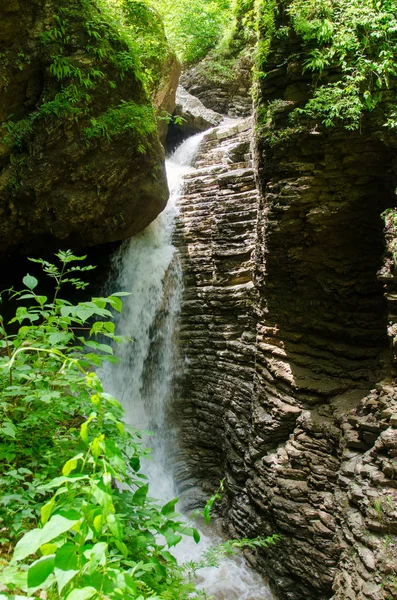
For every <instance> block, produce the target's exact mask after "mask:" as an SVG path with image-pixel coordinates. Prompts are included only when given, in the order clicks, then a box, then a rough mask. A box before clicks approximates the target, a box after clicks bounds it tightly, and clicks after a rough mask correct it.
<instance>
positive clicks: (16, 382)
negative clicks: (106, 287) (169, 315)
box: [0, 251, 276, 600]
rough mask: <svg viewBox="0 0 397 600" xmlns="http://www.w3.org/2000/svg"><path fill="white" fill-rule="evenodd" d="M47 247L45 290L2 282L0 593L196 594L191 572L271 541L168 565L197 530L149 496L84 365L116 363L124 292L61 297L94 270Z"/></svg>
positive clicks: (134, 450)
mask: <svg viewBox="0 0 397 600" xmlns="http://www.w3.org/2000/svg"><path fill="white" fill-rule="evenodd" d="M56 256H57V258H58V263H56V264H55V263H50V262H48V261H45V260H42V259H36V260H33V259H31V260H33V262H36V263H38V264H40V265H41V267H42V269H43V270H44V273H45V274H46V275H48V276H49V277H50V278H52V280H53V281H54V292H53V294H52V297H51V298H48V296H46V295H43V294H41V293H40V292H39V291H38V287H39V282H38V280H37V279H36V277H34V276H32V275H29V274H28V275H26V276H25V277H24V278H23V284H24V288H23V289H22V290H21V291H15V290H13V289H11V290H8V294H9V295H10V296H11V299H12V300H13V301H16V302H17V303H18V304H19V306H18V308H17V309H16V312H15V316H14V317H13V318H12V319H11V320H10V321H9V323H8V324H7V326H6V324H5V322H4V319H3V318H2V317H0V411H1V420H0V431H1V437H0V472H1V478H0V484H1V490H2V493H1V496H0V507H1V508H0V531H1V536H2V537H1V539H0V550H1V555H2V558H1V559H0V585H1V590H2V593H1V594H0V598H1V599H2V600H7V599H9V600H11V599H12V598H21V599H22V598H33V597H37V596H38V595H39V594H40V597H43V594H44V595H45V597H46V598H47V599H48V600H55V599H65V600H84V599H89V598H92V599H94V600H96V599H98V600H99V599H104V598H107V599H112V600H113V599H114V600H122V599H124V598H131V599H135V600H145V599H146V598H147V599H151V600H161V599H163V600H166V599H170V600H172V599H176V598H178V600H184V599H185V600H187V598H197V599H198V598H204V595H203V594H202V593H201V592H200V591H199V590H195V584H194V578H195V574H196V572H197V569H199V568H202V567H204V566H208V565H210V564H216V563H217V561H218V560H219V558H220V557H221V556H224V555H226V554H230V553H231V552H234V551H235V550H236V549H237V548H240V547H244V546H248V547H250V548H254V547H266V546H267V545H269V544H273V543H274V542H275V541H276V538H275V537H272V538H267V539H266V540H241V541H239V542H236V541H230V542H227V543H226V544H224V545H222V546H221V547H220V548H217V549H211V551H210V552H209V553H208V554H207V556H205V557H204V558H203V560H202V561H199V562H197V563H193V562H191V563H187V564H184V565H178V564H177V562H176V560H175V558H174V557H173V556H172V554H171V553H170V552H169V548H172V547H173V546H175V545H176V544H178V543H179V542H180V540H181V539H182V536H183V535H190V536H192V537H193V538H194V540H195V541H196V542H199V539H200V536H199V533H198V532H197V530H196V529H194V528H192V527H190V526H189V525H188V524H187V523H186V522H185V520H184V519H181V518H180V517H179V515H177V514H176V513H175V505H176V503H177V499H174V500H172V501H171V502H168V503H167V504H166V505H164V506H159V505H158V504H157V503H156V501H154V500H153V499H152V498H150V496H149V487H148V483H147V479H146V477H145V476H144V475H143V474H142V473H141V472H140V461H141V458H142V457H145V456H146V455H147V451H146V450H145V449H144V448H143V446H142V434H141V433H140V432H138V431H135V430H132V429H130V428H128V427H126V425H125V424H124V422H123V410H122V408H121V405H120V404H119V402H118V401H117V400H116V399H115V398H113V397H112V396H111V395H110V394H108V393H106V392H105V391H104V390H103V387H102V384H101V381H100V379H99V377H98V375H97V374H96V373H95V372H94V369H97V368H98V367H100V366H101V365H102V364H103V362H104V361H114V360H115V359H114V356H113V348H112V345H111V344H113V343H121V342H125V341H128V340H125V339H124V338H122V337H120V336H118V335H116V334H115V327H114V322H113V313H112V311H121V309H122V300H121V297H122V296H123V295H126V294H125V293H122V292H121V293H115V294H113V295H111V296H109V297H106V298H92V299H91V300H90V301H84V302H79V303H78V304H72V303H71V302H69V301H67V300H63V299H61V298H60V293H61V291H62V289H63V287H64V286H65V285H69V286H73V287H74V288H75V289H77V290H78V289H84V288H85V287H86V283H84V282H83V281H82V280H81V279H80V277H79V274H80V273H81V272H84V271H87V270H90V269H92V268H93V267H91V266H82V264H81V261H82V260H83V259H84V258H85V257H77V256H74V255H73V254H72V253H71V252H70V251H67V252H59V253H58V254H57V255H56ZM5 295H6V294H5V293H4V292H3V294H2V297H3V298H4V297H5ZM98 336H100V339H98ZM107 342H109V343H107ZM218 498H219V493H216V494H215V496H214V497H213V498H211V499H210V501H209V503H208V505H207V507H206V509H205V515H206V517H208V515H209V511H210V509H211V507H212V505H213V504H214V502H215V500H216V499H218ZM1 545H2V548H1Z"/></svg>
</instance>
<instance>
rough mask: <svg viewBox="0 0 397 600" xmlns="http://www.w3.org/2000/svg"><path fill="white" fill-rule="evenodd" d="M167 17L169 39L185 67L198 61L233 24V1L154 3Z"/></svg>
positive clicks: (160, 0) (164, 0)
mask: <svg viewBox="0 0 397 600" xmlns="http://www.w3.org/2000/svg"><path fill="white" fill-rule="evenodd" d="M152 4H153V6H155V7H156V9H158V10H159V12H160V13H161V14H162V16H163V18H164V24H165V28H166V32H167V37H168V39H169V40H170V42H171V45H172V47H173V48H174V49H175V50H176V52H177V54H178V56H179V58H180V60H181V61H182V63H184V64H189V63H194V62H198V61H199V60H200V59H202V58H204V56H206V54H207V53H208V52H209V51H210V50H211V49H213V48H214V47H215V46H216V45H217V43H218V42H219V41H220V40H221V39H222V37H223V35H224V34H225V32H226V31H227V29H228V26H230V24H231V19H232V13H231V9H232V5H231V2H230V0H175V1H174V2H171V3H170V2H168V1H167V0H152Z"/></svg>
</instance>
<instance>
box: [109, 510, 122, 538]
mask: <svg viewBox="0 0 397 600" xmlns="http://www.w3.org/2000/svg"><path fill="white" fill-rule="evenodd" d="M106 521H107V524H108V527H109V529H110V531H111V533H112V534H113V535H114V537H115V538H116V539H118V540H120V541H122V539H123V528H122V526H121V524H120V522H119V520H118V519H117V517H115V515H114V514H113V513H110V514H108V516H107V517H106Z"/></svg>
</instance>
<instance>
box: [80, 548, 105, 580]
mask: <svg viewBox="0 0 397 600" xmlns="http://www.w3.org/2000/svg"><path fill="white" fill-rule="evenodd" d="M107 550H108V545H107V544H106V542H98V543H97V544H95V545H94V546H93V547H92V548H91V549H90V550H86V551H85V552H84V556H85V558H87V559H88V560H89V561H90V564H89V566H88V567H87V569H88V572H89V573H90V574H92V573H94V572H95V571H96V570H97V569H98V567H99V566H100V565H102V566H103V565H104V564H105V563H106V552H107Z"/></svg>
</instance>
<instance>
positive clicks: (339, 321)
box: [175, 121, 397, 600]
mask: <svg viewBox="0 0 397 600" xmlns="http://www.w3.org/2000/svg"><path fill="white" fill-rule="evenodd" d="M250 135H251V134H250V122H249V121H240V122H236V123H235V124H231V125H229V126H227V127H223V128H218V129H215V130H213V131H211V132H210V133H209V134H207V136H206V137H205V139H204V142H203V144H202V147H201V149H200V152H199V156H198V158H197V167H198V171H197V172H195V173H194V174H192V175H191V176H190V177H188V178H187V181H186V186H185V190H184V195H183V197H182V199H181V201H180V222H179V225H178V228H177V232H176V235H175V242H176V244H177V245H178V247H179V248H180V252H181V257H182V262H183V268H184V272H185V298H184V303H183V308H182V319H181V323H182V324H181V335H180V338H181V339H180V344H181V356H182V358H183V359H184V371H183V375H182V376H181V379H180V381H179V399H178V403H177V409H178V414H179V416H181V418H182V421H183V426H182V428H181V430H182V432H183V433H182V436H183V439H182V446H183V457H182V461H181V462H182V463H185V464H186V463H187V466H188V468H189V469H190V472H191V473H193V474H194V479H191V480H190V481H189V482H188V483H185V484H184V486H183V487H184V491H185V497H186V499H187V502H188V503H189V504H190V505H191V506H193V505H195V504H198V503H200V500H201V498H202V496H201V490H204V491H205V492H207V493H208V491H209V490H211V491H212V490H213V489H214V487H215V486H216V485H217V483H218V481H219V479H221V478H222V477H224V476H226V490H227V492H226V499H225V501H224V506H223V514H224V517H225V523H226V524H227V526H228V528H229V531H230V532H231V533H232V534H237V535H244V536H247V535H249V536H251V535H254V536H255V535H261V536H262V535H267V534H270V533H279V534H281V535H282V539H281V540H280V542H279V543H278V544H277V546H276V547H275V548H274V549H273V548H271V549H269V550H266V551H263V552H261V553H259V554H258V555H256V556H251V559H252V561H253V562H254V563H256V565H257V566H258V568H260V569H261V570H263V571H264V572H266V573H267V574H268V576H269V578H270V580H271V582H272V583H273V585H274V586H275V588H276V589H277V590H278V593H279V594H280V597H281V598H288V599H291V600H303V599H305V600H306V599H309V598H310V599H313V600H314V599H316V600H328V599H329V598H331V597H334V598H335V600H336V599H337V600H342V599H345V598H349V599H351V600H358V599H360V600H361V599H367V598H368V599H371V600H380V599H382V600H385V599H386V598H389V597H393V593H395V590H394V587H393V586H394V583H393V581H394V580H393V569H395V568H396V561H395V553H396V548H397V544H396V538H395V535H394V534H395V533H397V532H395V528H396V517H397V513H396V500H397V496H396V493H395V491H394V490H395V489H396V488H397V481H396V475H395V474H396V473H397V470H395V467H397V464H396V456H397V429H396V427H397V419H396V415H395V397H396V396H395V390H394V387H393V384H392V382H391V380H390V379H388V378H387V377H390V376H391V374H392V373H391V366H390V363H389V359H388V340H387V327H386V325H387V319H388V311H391V312H393V309H392V304H393V302H392V300H393V284H394V279H393V275H392V274H390V273H388V272H387V269H386V270H385V268H383V269H381V270H380V274H379V276H380V278H381V281H379V280H378V279H377V270H378V269H379V268H380V267H381V255H382V252H383V242H382V239H383V238H382V226H381V221H380V213H381V212H382V210H384V208H385V207H386V206H387V205H388V203H391V202H392V201H393V200H394V196H393V194H394V192H393V181H392V177H391V175H390V173H391V172H392V170H391V166H390V155H389V153H388V152H387V148H386V147H385V146H384V145H382V143H381V142H379V141H376V140H374V138H370V137H367V138H366V140H365V146H364V147H363V139H362V138H360V137H359V135H358V134H357V136H354V135H353V136H351V138H350V139H351V143H350V145H349V146H348V147H346V144H345V141H344V140H343V136H342V135H341V134H340V133H338V132H336V133H335V134H332V135H318V134H317V133H315V132H313V133H310V132H307V133H306V135H305V136H304V139H302V137H301V143H300V144H299V145H298V144H286V145H278V146H277V145H276V146H271V145H267V146H266V147H261V146H260V147H259V155H258V156H259V165H258V166H259V172H260V176H261V186H262V187H261V192H262V193H259V191H258V189H257V186H256V182H255V173H254V170H253V168H252V163H251V159H250V153H249V148H250ZM265 151H266V159H267V160H266V161H263V157H264V154H265ZM389 263H390V261H389ZM389 266H390V264H389ZM382 278H383V279H382ZM385 279H387V281H388V284H389V290H390V291H389V308H388V305H387V303H386V301H385V299H384V296H383V288H382V283H383V280H385ZM382 378H383V380H382V382H381V383H380V384H376V382H377V381H380V380H381V379H382ZM183 476H184V477H186V472H184V473H183V475H182V473H181V477H180V479H181V480H182V478H183ZM393 590H394V591H393Z"/></svg>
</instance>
